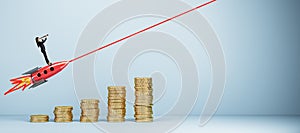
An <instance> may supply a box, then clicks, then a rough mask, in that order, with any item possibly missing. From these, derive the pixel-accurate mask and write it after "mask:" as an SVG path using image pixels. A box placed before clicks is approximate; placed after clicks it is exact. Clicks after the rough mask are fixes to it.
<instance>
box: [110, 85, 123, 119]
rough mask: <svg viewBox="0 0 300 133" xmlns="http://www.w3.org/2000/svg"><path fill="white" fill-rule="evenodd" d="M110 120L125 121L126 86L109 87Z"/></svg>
mask: <svg viewBox="0 0 300 133" xmlns="http://www.w3.org/2000/svg"><path fill="white" fill-rule="evenodd" d="M107 89H108V115H107V121H108V122H124V121H125V114H126V103H125V102H126V90H125V86H109V87H108V88H107Z"/></svg>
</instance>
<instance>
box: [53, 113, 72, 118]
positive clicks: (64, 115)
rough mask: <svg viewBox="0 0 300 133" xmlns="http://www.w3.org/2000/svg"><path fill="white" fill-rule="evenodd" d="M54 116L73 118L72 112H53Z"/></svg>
mask: <svg viewBox="0 0 300 133" xmlns="http://www.w3.org/2000/svg"><path fill="white" fill-rule="evenodd" d="M54 116H55V117H60V118H73V114H54Z"/></svg>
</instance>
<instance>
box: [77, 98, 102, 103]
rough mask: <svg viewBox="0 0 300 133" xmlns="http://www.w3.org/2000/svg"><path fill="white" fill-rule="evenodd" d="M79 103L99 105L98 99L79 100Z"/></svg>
mask: <svg viewBox="0 0 300 133" xmlns="http://www.w3.org/2000/svg"><path fill="white" fill-rule="evenodd" d="M81 103H99V100H98V99H81Z"/></svg>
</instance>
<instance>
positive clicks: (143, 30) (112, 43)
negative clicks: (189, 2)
mask: <svg viewBox="0 0 300 133" xmlns="http://www.w3.org/2000/svg"><path fill="white" fill-rule="evenodd" d="M215 1H216V0H212V1H209V2H207V3H204V4H202V5H200V6H197V7H195V8H192V9H190V10H188V11H185V12H183V13H180V14H178V15H176V16H174V17H171V18H168V19H166V20H164V21H161V22H159V23H157V24H154V25H152V26H149V27H147V28H145V29H142V30H140V31H137V32H135V33H133V34H131V35H128V36H125V37H123V38H121V39H119V40H116V41H114V42H111V43H109V44H106V45H104V46H102V47H100V48H98V49H95V50H93V51H90V52H88V53H86V54H83V55H81V56H78V57H76V58H74V59H72V60H70V61H69V62H73V61H76V60H78V59H80V58H83V57H85V56H88V55H90V54H92V53H95V52H97V51H99V50H102V49H104V48H107V47H109V46H111V45H114V44H116V43H119V42H121V41H124V40H126V39H128V38H131V37H133V36H136V35H138V34H140V33H143V32H145V31H147V30H149V29H152V28H154V27H157V26H159V25H161V24H164V23H166V22H168V21H171V20H173V19H175V18H178V17H180V16H183V15H185V14H187V13H190V12H192V11H194V10H197V9H199V8H201V7H203V6H206V5H208V4H210V3H213V2H215Z"/></svg>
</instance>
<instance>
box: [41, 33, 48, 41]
mask: <svg viewBox="0 0 300 133" xmlns="http://www.w3.org/2000/svg"><path fill="white" fill-rule="evenodd" d="M48 36H49V35H48V34H46V35H44V36H42V37H41V39H42V43H44V42H46V40H47V37H48ZM44 38H45V39H44Z"/></svg>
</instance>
